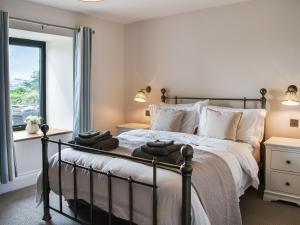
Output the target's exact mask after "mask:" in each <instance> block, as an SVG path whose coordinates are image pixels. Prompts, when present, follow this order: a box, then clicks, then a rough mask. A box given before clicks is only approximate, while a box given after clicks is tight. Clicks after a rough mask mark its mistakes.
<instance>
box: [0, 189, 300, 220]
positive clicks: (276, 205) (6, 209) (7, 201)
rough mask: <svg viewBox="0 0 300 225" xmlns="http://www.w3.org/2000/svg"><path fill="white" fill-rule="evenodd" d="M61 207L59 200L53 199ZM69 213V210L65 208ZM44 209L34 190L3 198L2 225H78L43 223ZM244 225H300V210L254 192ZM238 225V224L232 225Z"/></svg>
mask: <svg viewBox="0 0 300 225" xmlns="http://www.w3.org/2000/svg"><path fill="white" fill-rule="evenodd" d="M51 201H52V204H53V202H54V203H55V204H57V199H56V197H54V196H52V197H51ZM64 209H65V210H67V211H68V208H67V207H65V208H64ZM42 210H43V209H42V206H40V207H38V208H36V207H35V189H34V187H29V188H25V189H22V190H19V191H15V192H11V193H8V194H4V195H0V225H46V224H47V225H71V224H72V225H74V224H77V223H75V222H73V221H71V220H69V219H67V218H64V217H63V216H60V215H58V214H57V213H55V212H52V213H51V215H52V221H51V222H49V223H46V222H44V221H42V220H41V217H42ZM241 211H242V218H243V225H300V207H298V206H296V205H294V204H289V203H283V202H265V201H263V200H261V198H260V197H259V196H258V194H257V192H256V191H255V190H254V189H249V190H248V191H247V193H246V194H245V195H244V196H243V197H242V199H241ZM231 225H234V224H231Z"/></svg>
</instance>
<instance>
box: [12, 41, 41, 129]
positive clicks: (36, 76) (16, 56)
mask: <svg viewBox="0 0 300 225" xmlns="http://www.w3.org/2000/svg"><path fill="white" fill-rule="evenodd" d="M45 63H46V42H42V41H34V40H28V39H20V38H10V40H9V69H10V100H11V105H12V124H13V128H14V130H23V129H25V122H24V120H25V119H26V117H28V116H40V117H42V119H43V121H46V64H45Z"/></svg>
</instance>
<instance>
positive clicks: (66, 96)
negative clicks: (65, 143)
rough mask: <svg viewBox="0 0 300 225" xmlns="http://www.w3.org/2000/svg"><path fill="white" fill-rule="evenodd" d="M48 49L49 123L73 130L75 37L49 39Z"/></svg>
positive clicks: (47, 96) (56, 126)
mask: <svg viewBox="0 0 300 225" xmlns="http://www.w3.org/2000/svg"><path fill="white" fill-rule="evenodd" d="M46 51H47V53H46V54H47V79H46V85H47V89H46V90H47V95H46V98H47V121H48V124H49V126H50V127H53V128H62V129H70V130H73V39H72V38H71V37H58V38H56V39H54V40H51V41H47V48H46Z"/></svg>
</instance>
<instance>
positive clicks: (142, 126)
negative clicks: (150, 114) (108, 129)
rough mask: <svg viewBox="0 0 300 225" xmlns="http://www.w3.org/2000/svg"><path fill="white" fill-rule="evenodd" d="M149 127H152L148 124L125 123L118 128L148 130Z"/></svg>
mask: <svg viewBox="0 0 300 225" xmlns="http://www.w3.org/2000/svg"><path fill="white" fill-rule="evenodd" d="M149 127H150V125H149V124H146V123H125V124H120V125H118V126H117V128H130V129H148V128H149Z"/></svg>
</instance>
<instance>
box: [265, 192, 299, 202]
mask: <svg viewBox="0 0 300 225" xmlns="http://www.w3.org/2000/svg"><path fill="white" fill-rule="evenodd" d="M263 199H264V201H269V202H270V201H278V200H282V201H286V202H293V203H296V204H297V205H298V206H300V197H299V196H297V195H292V194H288V193H282V192H275V191H268V190H266V191H265V192H264V197H263Z"/></svg>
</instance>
